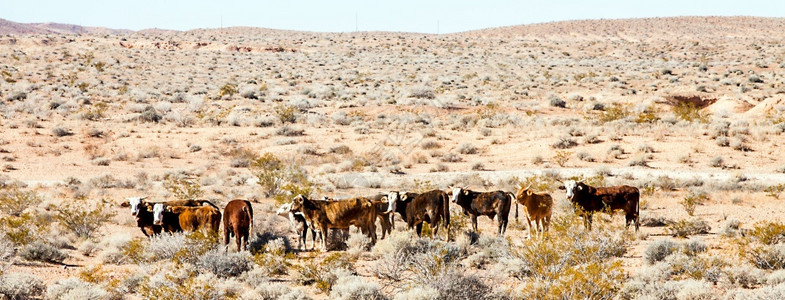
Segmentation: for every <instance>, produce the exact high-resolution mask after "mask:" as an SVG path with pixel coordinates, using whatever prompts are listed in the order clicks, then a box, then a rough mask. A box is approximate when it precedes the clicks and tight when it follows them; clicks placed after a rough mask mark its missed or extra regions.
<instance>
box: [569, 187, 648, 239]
mask: <svg viewBox="0 0 785 300" xmlns="http://www.w3.org/2000/svg"><path fill="white" fill-rule="evenodd" d="M560 188H562V187H560ZM563 188H564V189H565V190H567V200H570V202H571V203H572V204H573V206H575V207H577V208H579V209H580V210H581V211H580V212H579V213H580V214H581V215H582V216H583V221H584V225H586V228H589V229H591V219H592V214H594V212H596V211H605V212H608V213H609V214H611V215H613V211H614V210H623V211H624V217H625V221H626V222H625V224H626V225H625V226H626V227H629V226H630V223H631V222H635V231H638V228H639V227H640V223H639V221H638V215H639V213H640V208H639V207H638V206H639V205H638V201H639V200H640V192H639V191H638V188H636V187H632V186H629V185H620V186H609V187H593V186H589V185H587V184H585V183H583V182H575V181H574V180H568V181H566V182H564V186H563Z"/></svg>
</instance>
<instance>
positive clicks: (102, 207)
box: [55, 200, 115, 238]
mask: <svg viewBox="0 0 785 300" xmlns="http://www.w3.org/2000/svg"><path fill="white" fill-rule="evenodd" d="M55 211H56V215H55V219H56V220H57V221H58V222H59V223H60V225H61V226H63V227H65V228H66V229H68V230H69V231H71V232H73V233H74V234H76V236H78V237H80V238H91V237H93V236H94V235H95V233H96V231H97V230H98V229H99V228H101V227H102V226H103V225H104V224H106V223H107V222H109V221H110V219H111V217H113V216H114V215H115V212H114V210H112V209H111V208H110V207H109V205H107V204H106V203H105V202H101V203H97V204H89V203H85V202H84V201H78V200H77V201H76V202H69V203H66V204H63V205H60V206H58V207H57V209H56V210H55Z"/></svg>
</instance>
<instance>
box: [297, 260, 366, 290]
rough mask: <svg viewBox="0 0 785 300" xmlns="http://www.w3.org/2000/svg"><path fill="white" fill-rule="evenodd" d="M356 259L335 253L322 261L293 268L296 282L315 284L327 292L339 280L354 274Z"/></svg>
mask: <svg viewBox="0 0 785 300" xmlns="http://www.w3.org/2000/svg"><path fill="white" fill-rule="evenodd" d="M355 260H356V258H355V257H352V256H350V255H347V254H346V253H342V252H335V253H333V254H330V255H329V256H327V257H325V258H324V259H323V260H322V261H320V262H316V261H310V262H305V263H303V264H300V265H294V266H293V271H294V274H293V277H294V280H295V281H297V282H299V283H300V284H315V285H316V288H317V289H319V290H321V291H323V292H327V291H329V290H330V289H331V288H332V286H333V285H334V284H335V282H336V281H337V280H338V278H341V277H344V276H349V275H352V274H353V273H354V271H353V270H354V263H355Z"/></svg>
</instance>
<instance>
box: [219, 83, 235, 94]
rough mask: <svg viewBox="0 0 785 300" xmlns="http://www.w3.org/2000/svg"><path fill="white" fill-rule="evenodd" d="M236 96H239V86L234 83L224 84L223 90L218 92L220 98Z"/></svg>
mask: <svg viewBox="0 0 785 300" xmlns="http://www.w3.org/2000/svg"><path fill="white" fill-rule="evenodd" d="M234 94H237V85H236V84H234V83H227V84H224V85H223V86H222V87H221V89H219V90H218V97H224V96H229V97H231V96H234Z"/></svg>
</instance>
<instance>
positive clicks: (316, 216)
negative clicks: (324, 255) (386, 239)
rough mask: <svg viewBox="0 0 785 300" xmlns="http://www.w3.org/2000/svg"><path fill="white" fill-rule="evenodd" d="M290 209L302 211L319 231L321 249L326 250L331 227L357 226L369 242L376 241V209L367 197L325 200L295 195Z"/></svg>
mask: <svg viewBox="0 0 785 300" xmlns="http://www.w3.org/2000/svg"><path fill="white" fill-rule="evenodd" d="M291 211H292V212H302V213H303V215H304V216H305V220H306V221H308V222H309V223H311V224H314V225H315V226H316V227H317V228H318V229H319V231H321V234H322V235H321V241H322V247H321V248H322V251H327V242H326V237H327V234H328V231H329V230H330V229H333V228H337V229H347V230H348V229H349V226H355V227H358V228H360V231H361V232H362V233H363V234H366V235H368V237H369V238H371V243H376V222H375V221H376V209H375V208H374V205H373V203H371V201H370V200H368V199H367V198H362V197H358V198H352V199H346V200H327V201H325V200H310V199H308V198H307V197H305V196H303V195H297V196H296V197H294V199H293V200H292V207H291Z"/></svg>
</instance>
